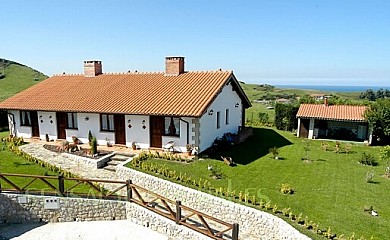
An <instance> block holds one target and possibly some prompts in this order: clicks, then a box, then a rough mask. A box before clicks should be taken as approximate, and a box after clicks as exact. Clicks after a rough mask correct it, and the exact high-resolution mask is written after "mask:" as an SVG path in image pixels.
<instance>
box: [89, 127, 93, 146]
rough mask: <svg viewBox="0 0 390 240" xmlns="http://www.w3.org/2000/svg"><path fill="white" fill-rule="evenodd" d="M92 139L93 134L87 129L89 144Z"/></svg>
mask: <svg viewBox="0 0 390 240" xmlns="http://www.w3.org/2000/svg"><path fill="white" fill-rule="evenodd" d="M92 139H93V135H92V132H91V130H89V131H88V142H89V144H91V143H92Z"/></svg>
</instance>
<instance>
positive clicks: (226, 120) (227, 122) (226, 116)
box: [225, 109, 229, 125]
mask: <svg viewBox="0 0 390 240" xmlns="http://www.w3.org/2000/svg"><path fill="white" fill-rule="evenodd" d="M225 124H226V125H228V124H229V109H226V110H225Z"/></svg>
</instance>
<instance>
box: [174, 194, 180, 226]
mask: <svg viewBox="0 0 390 240" xmlns="http://www.w3.org/2000/svg"><path fill="white" fill-rule="evenodd" d="M180 205H181V201H179V200H176V218H175V222H176V224H180V220H181V207H180Z"/></svg>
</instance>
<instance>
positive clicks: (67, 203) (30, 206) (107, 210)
mask: <svg viewBox="0 0 390 240" xmlns="http://www.w3.org/2000/svg"><path fill="white" fill-rule="evenodd" d="M18 198H19V199H18ZM49 199H50V200H57V201H59V206H60V209H58V210H51V209H45V207H44V202H45V200H49ZM25 200H27V203H20V201H22V202H24V201H25ZM115 219H116V220H123V219H126V202H122V201H108V200H99V199H83V198H59V197H47V196H36V195H22V194H6V193H0V222H1V223H24V222H73V221H100V220H115Z"/></svg>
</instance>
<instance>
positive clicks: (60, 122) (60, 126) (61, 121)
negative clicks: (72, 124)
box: [56, 112, 68, 139]
mask: <svg viewBox="0 0 390 240" xmlns="http://www.w3.org/2000/svg"><path fill="white" fill-rule="evenodd" d="M56 117H57V138H59V139H66V131H65V129H66V127H67V125H68V124H67V121H68V119H67V114H66V113H64V112H57V114H56Z"/></svg>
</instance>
